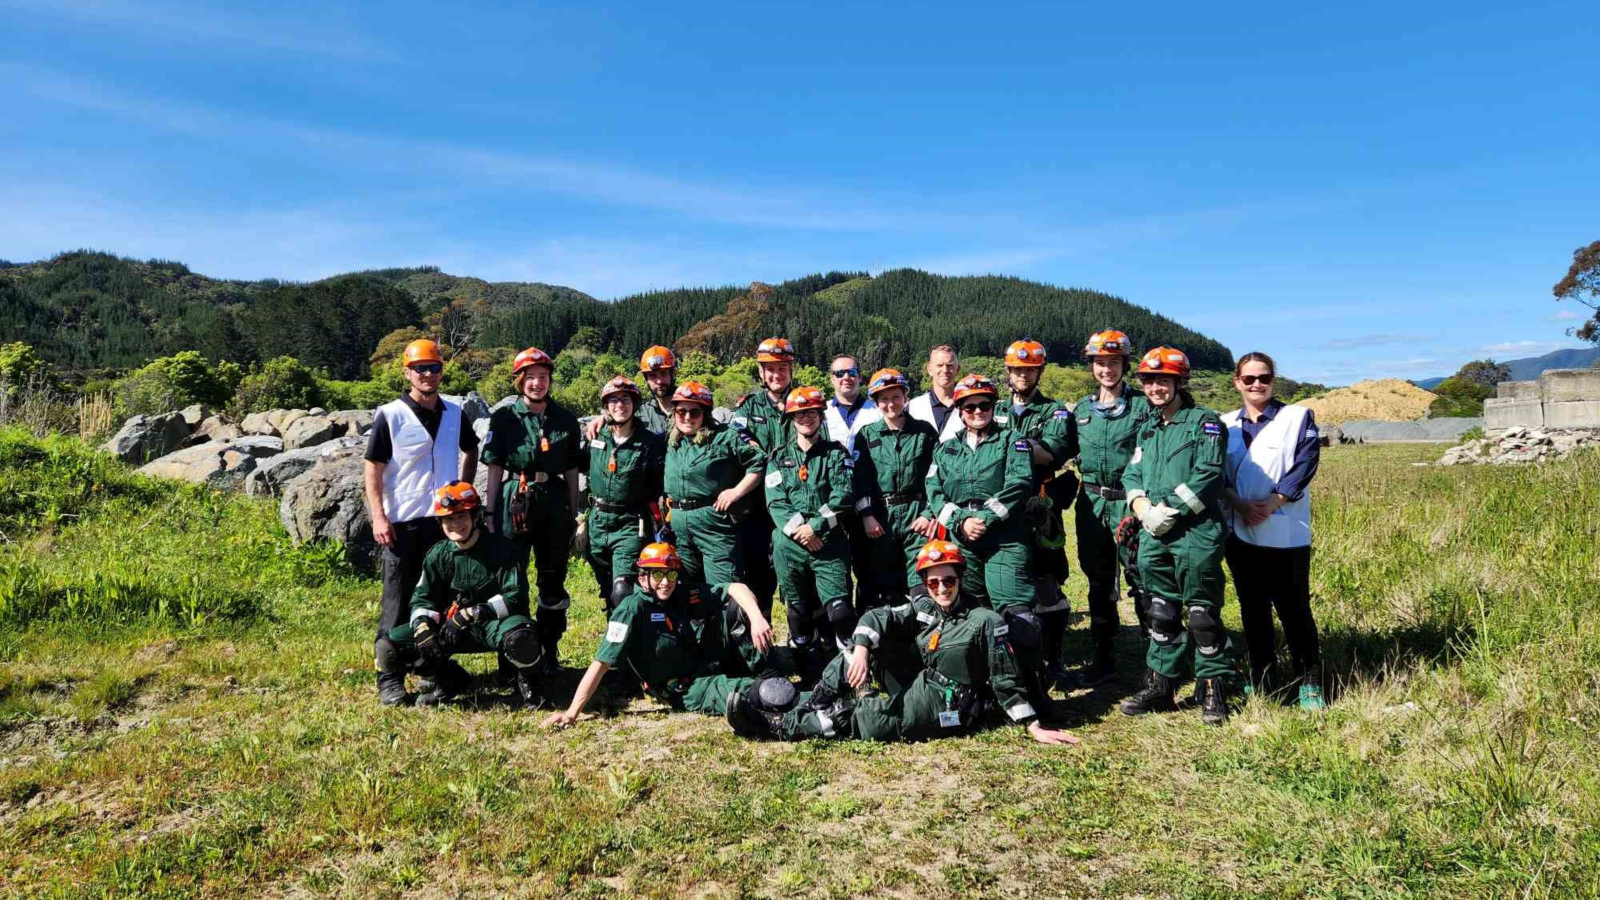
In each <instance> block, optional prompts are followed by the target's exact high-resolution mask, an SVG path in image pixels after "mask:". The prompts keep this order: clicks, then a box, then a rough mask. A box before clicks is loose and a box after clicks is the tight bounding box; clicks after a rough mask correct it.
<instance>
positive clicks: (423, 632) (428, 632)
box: [411, 619, 450, 661]
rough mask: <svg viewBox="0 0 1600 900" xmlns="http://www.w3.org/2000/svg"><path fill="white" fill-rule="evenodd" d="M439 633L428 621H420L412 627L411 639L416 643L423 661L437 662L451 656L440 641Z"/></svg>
mask: <svg viewBox="0 0 1600 900" xmlns="http://www.w3.org/2000/svg"><path fill="white" fill-rule="evenodd" d="M439 631H440V630H439V629H438V628H435V627H433V623H432V622H430V621H429V620H427V619H418V620H417V621H416V622H415V623H414V624H413V625H412V626H411V637H412V639H413V640H415V641H416V644H417V652H418V653H420V654H422V658H423V659H427V660H435V661H436V660H440V659H443V658H445V657H447V656H449V655H450V654H449V651H447V650H446V649H445V647H444V641H443V640H441V639H440V635H439Z"/></svg>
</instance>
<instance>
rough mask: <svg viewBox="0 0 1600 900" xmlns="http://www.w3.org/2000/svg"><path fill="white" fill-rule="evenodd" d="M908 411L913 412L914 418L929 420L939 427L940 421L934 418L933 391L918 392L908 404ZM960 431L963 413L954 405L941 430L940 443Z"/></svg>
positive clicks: (931, 423) (912, 416)
mask: <svg viewBox="0 0 1600 900" xmlns="http://www.w3.org/2000/svg"><path fill="white" fill-rule="evenodd" d="M906 412H908V413H910V414H911V418H913V419H921V420H922V421H924V422H927V423H928V424H929V425H932V426H933V427H934V428H936V429H937V428H938V427H939V425H938V423H937V422H935V421H934V419H933V392H932V391H929V392H927V393H926V394H918V395H916V396H915V397H912V398H911V402H910V403H908V404H906ZM960 433H961V413H960V411H959V410H957V409H956V408H955V407H953V406H952V407H951V408H950V415H948V416H946V417H945V420H944V430H942V431H940V432H939V443H941V444H942V443H944V442H945V441H948V440H950V439H951V438H953V437H955V436H956V435H957V434H960Z"/></svg>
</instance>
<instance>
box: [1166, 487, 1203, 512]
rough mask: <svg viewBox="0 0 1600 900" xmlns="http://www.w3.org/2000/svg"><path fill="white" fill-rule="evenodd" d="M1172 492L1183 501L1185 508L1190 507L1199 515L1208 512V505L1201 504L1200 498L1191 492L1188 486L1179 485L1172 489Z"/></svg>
mask: <svg viewBox="0 0 1600 900" xmlns="http://www.w3.org/2000/svg"><path fill="white" fill-rule="evenodd" d="M1172 492H1173V493H1174V494H1177V495H1178V499H1179V500H1182V501H1183V505H1184V506H1187V507H1189V508H1190V509H1192V510H1194V511H1195V512H1197V513H1202V512H1205V511H1206V505H1205V504H1204V503H1201V502H1200V498H1199V497H1197V496H1195V493H1194V491H1191V490H1189V486H1188V485H1187V484H1180V485H1178V486H1177V487H1175V488H1173V489H1172Z"/></svg>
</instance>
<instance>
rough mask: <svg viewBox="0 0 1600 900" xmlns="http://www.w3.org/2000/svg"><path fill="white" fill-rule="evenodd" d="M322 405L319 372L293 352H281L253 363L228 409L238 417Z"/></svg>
mask: <svg viewBox="0 0 1600 900" xmlns="http://www.w3.org/2000/svg"><path fill="white" fill-rule="evenodd" d="M321 405H322V388H321V386H320V385H319V384H318V383H317V373H316V372H315V370H313V369H312V368H311V367H310V366H308V365H306V364H305V363H303V362H301V361H300V360H298V359H295V358H294V357H292V356H279V357H277V358H275V359H269V360H267V361H266V362H264V363H258V364H256V365H253V366H251V367H250V374H248V375H246V376H244V379H243V380H241V381H240V382H239V390H238V391H237V392H236V393H235V394H234V397H233V403H232V404H230V405H229V407H228V411H229V412H230V413H231V414H232V415H233V416H234V417H235V418H243V417H244V416H247V415H249V414H251V413H256V412H265V411H267V410H269V409H310V408H311V407H313V406H321Z"/></svg>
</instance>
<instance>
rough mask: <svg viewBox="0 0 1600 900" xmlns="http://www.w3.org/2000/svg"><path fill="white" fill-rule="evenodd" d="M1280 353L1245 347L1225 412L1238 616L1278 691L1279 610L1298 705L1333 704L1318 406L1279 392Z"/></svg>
mask: <svg viewBox="0 0 1600 900" xmlns="http://www.w3.org/2000/svg"><path fill="white" fill-rule="evenodd" d="M1276 370H1277V366H1276V365H1275V364H1274V363H1273V361H1272V357H1270V356H1268V355H1266V354H1265V353H1246V354H1245V355H1244V356H1242V357H1240V358H1239V363H1238V365H1237V366H1235V367H1234V375H1233V386H1234V388H1235V389H1237V390H1238V391H1239V396H1240V397H1241V398H1242V399H1243V401H1244V404H1243V406H1241V407H1240V408H1239V409H1237V410H1235V411H1233V412H1230V413H1228V414H1227V415H1225V416H1223V417H1222V422H1223V424H1224V425H1226V426H1227V428H1228V461H1227V476H1228V489H1227V498H1228V509H1227V510H1226V512H1227V514H1228V520H1229V524H1230V525H1231V526H1232V534H1230V535H1229V537H1228V550H1227V559H1228V569H1229V571H1231V572H1232V573H1233V584H1234V590H1235V591H1237V592H1238V594H1239V619H1240V621H1241V622H1242V623H1243V625H1244V637H1245V643H1246V644H1248V645H1249V648H1250V683H1251V685H1252V688H1253V689H1254V690H1270V689H1271V686H1272V685H1271V682H1272V679H1273V668H1274V664H1275V663H1276V659H1277V654H1278V648H1277V635H1276V633H1275V632H1274V631H1273V626H1272V611H1273V609H1274V608H1276V609H1277V611H1278V620H1279V621H1281V622H1282V623H1283V634H1284V637H1285V638H1286V639H1287V640H1288V643H1289V653H1290V655H1291V656H1292V657H1293V658H1294V663H1295V668H1296V669H1297V670H1298V673H1299V676H1300V708H1301V709H1305V710H1311V711H1319V710H1322V709H1325V708H1326V707H1327V702H1326V700H1324V699H1323V694H1322V657H1321V651H1320V649H1319V646H1318V638H1317V622H1316V619H1315V618H1314V617H1313V616H1312V614H1311V495H1310V491H1309V488H1310V484H1311V479H1312V478H1314V477H1315V476H1316V474H1317V464H1318V462H1319V459H1320V452H1321V449H1320V438H1319V435H1318V433H1317V422H1316V417H1315V416H1314V415H1312V412H1311V410H1309V409H1307V408H1306V407H1304V406H1300V405H1298V404H1294V403H1284V402H1283V401H1281V400H1276V399H1273V396H1272V382H1273V380H1274V377H1275V376H1276V374H1277V371H1276Z"/></svg>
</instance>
